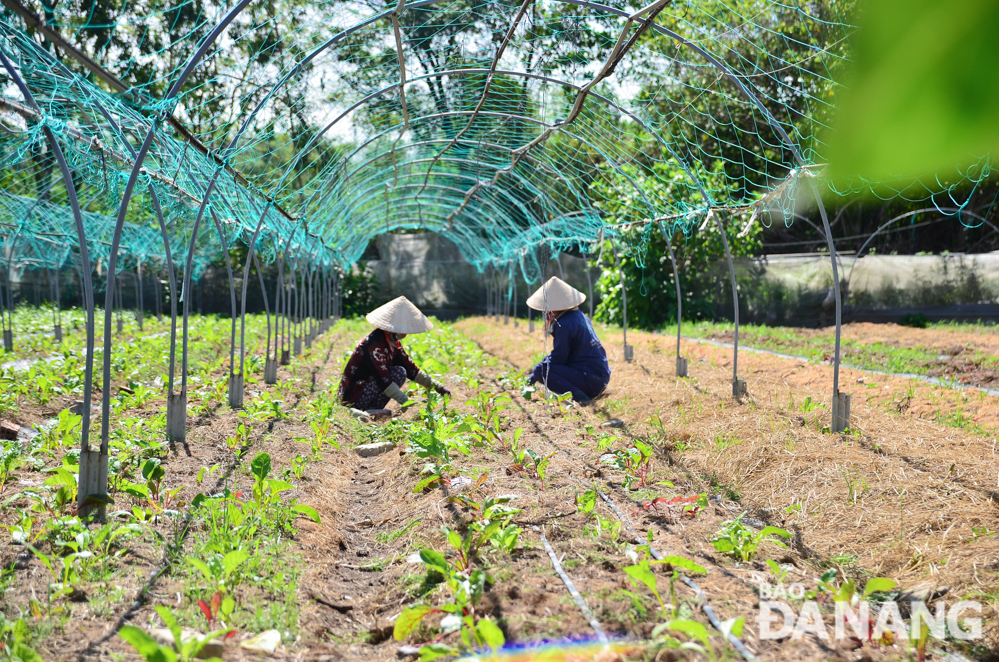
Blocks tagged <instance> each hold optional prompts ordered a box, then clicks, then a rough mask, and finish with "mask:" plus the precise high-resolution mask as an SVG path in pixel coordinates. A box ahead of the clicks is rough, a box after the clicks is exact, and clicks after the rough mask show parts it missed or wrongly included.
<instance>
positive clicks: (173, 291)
mask: <svg viewBox="0 0 999 662" xmlns="http://www.w3.org/2000/svg"><path fill="white" fill-rule="evenodd" d="M149 193H150V196H151V197H152V201H153V210H154V211H155V212H156V219H157V220H158V221H159V225H160V235H161V236H162V238H163V261H164V263H165V265H166V272H167V282H168V286H169V288H170V372H169V374H168V376H167V398H168V399H169V398H171V397H173V395H174V393H173V376H174V373H175V372H176V365H177V276H176V274H175V273H174V268H173V258H172V256H171V250H170V237H169V235H168V234H167V226H166V223H165V222H164V220H163V209H162V207H161V206H160V197H159V195H157V193H156V189H154V188H153V187H152V185H150V187H149ZM159 296H160V289H159V287H157V288H156V297H157V298H156V300H157V301H159ZM168 418H169V412H168Z"/></svg>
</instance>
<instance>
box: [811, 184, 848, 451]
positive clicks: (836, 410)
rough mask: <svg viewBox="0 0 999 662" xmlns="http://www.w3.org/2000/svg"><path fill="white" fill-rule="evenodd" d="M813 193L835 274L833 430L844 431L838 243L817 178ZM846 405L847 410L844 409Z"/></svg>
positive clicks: (845, 414)
mask: <svg viewBox="0 0 999 662" xmlns="http://www.w3.org/2000/svg"><path fill="white" fill-rule="evenodd" d="M811 184H812V193H814V194H815V204H816V205H818V207H819V216H821V217H822V227H823V228H825V235H826V245H827V246H828V247H829V256H830V259H831V260H832V274H833V296H834V297H835V299H836V342H835V348H834V350H833V402H832V405H833V406H832V431H833V432H842V431H843V430H845V429H846V428H848V427H849V426H850V414H849V411H850V408H849V399H848V398H849V396H847V398H846V402H845V403H844V402H843V399H842V398H841V397H840V392H839V358H840V354H839V352H840V336H841V333H842V328H843V297H842V292H841V289H842V288H840V282H839V269H838V268H837V264H836V244H835V243H833V239H832V230H830V229H829V217H828V216H827V215H826V206H825V205H824V204H823V202H822V195H820V194H819V187H818V184H817V183H816V182H815V180H812V181H811ZM844 406H845V411H844Z"/></svg>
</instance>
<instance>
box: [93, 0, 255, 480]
mask: <svg viewBox="0 0 999 662" xmlns="http://www.w3.org/2000/svg"><path fill="white" fill-rule="evenodd" d="M249 4H250V0H240V1H239V3H238V4H237V5H236V6H235V7H233V8H232V9H231V10H229V12H227V13H226V15H225V16H224V17H223V18H222V20H220V21H219V22H218V23H217V24H216V26H215V27H214V28H213V29H212V31H211V32H210V33H209V34H208V35H207V36H206V37H205V39H204V40H203V41H202V42H201V45H200V46H199V47H198V49H197V51H196V52H195V53H194V55H192V56H191V58H190V59H189V60H188V63H187V65H186V66H185V67H184V70H183V71H182V72H181V74H180V76H178V77H177V80H176V81H175V82H174V84H173V85H172V86H171V88H170V91H169V92H168V93H167V95H166V97H164V101H170V100H171V99H173V98H174V97H176V96H177V94H178V92H179V91H180V88H181V87H182V86H183V85H184V83H185V82H186V81H187V79H188V78H189V77H190V75H191V73H192V72H193V71H194V68H195V67H196V66H197V64H198V62H199V61H200V60H201V58H203V57H204V56H205V54H206V53H207V52H208V49H209V48H211V46H212V44H214V43H215V40H216V39H218V37H219V36H220V35H221V34H222V32H223V31H225V29H226V28H227V27H228V26H229V24H230V23H231V22H232V21H233V20H234V19H235V18H236V16H238V15H239V13H240V12H242V11H243V10H244V9H245V8H246V7H247V6H248V5H249ZM160 121H161V118H160V117H157V118H154V120H153V121H152V122H151V123H150V125H149V129H148V131H147V132H146V136H145V138H144V139H143V141H142V146H141V147H140V148H139V151H138V153H137V154H136V155H135V163H134V164H133V165H132V171H131V173H129V177H128V180H127V182H126V184H125V189H124V191H123V192H122V199H121V202H120V203H119V206H118V216H117V219H116V221H115V228H114V235H113V236H112V240H111V251H110V255H109V258H108V280H109V283H108V288H107V289H108V292H107V295H106V297H105V313H104V327H105V328H104V381H103V384H104V390H103V394H102V395H103V398H102V409H101V420H102V425H101V448H102V450H103V449H106V448H107V444H108V439H109V433H110V427H111V411H110V410H111V389H110V381H111V347H112V343H111V315H112V314H113V311H114V303H113V298H112V297H113V285H114V264H115V261H116V260H117V257H118V248H119V245H120V243H121V233H122V229H123V227H124V223H125V215H126V213H127V210H128V204H129V202H130V201H131V199H132V194H133V192H134V190H135V184H136V181H137V179H138V176H139V171H140V170H141V169H142V165H143V163H144V162H145V160H146V156H147V155H148V153H149V148H150V147H151V145H152V142H153V139H154V138H155V135H156V131H157V129H158V128H159V124H160ZM216 177H218V171H216V173H215V175H214V176H213V178H212V181H211V182H210V183H209V185H208V187H207V189H206V191H205V196H204V199H203V200H202V204H201V208H200V209H199V213H198V220H197V221H195V226H194V229H193V234H192V248H193V241H194V238H195V237H197V226H198V224H199V222H200V217H201V216H202V215H203V214H204V209H205V206H206V205H207V203H208V198H209V197H210V195H211V192H212V189H213V188H214V184H215V178H216ZM187 257H188V259H187V269H186V270H185V273H184V290H183V293H184V294H185V296H184V313H185V314H184V325H183V326H184V340H183V355H184V356H183V366H182V368H181V384H182V385H181V394H180V396H181V398H182V399H185V400H186V396H187V331H188V326H187V312H188V310H189V307H190V296H189V292H188V290H189V289H190V268H191V260H192V258H193V253H192V251H189V252H188V256H187ZM182 413H183V414H184V418H186V406H184V407H183V408H182ZM105 452H106V450H105ZM102 461H103V463H104V467H105V472H106V467H107V458H106V456H104V457H103V460H102ZM105 475H106V473H105ZM105 487H106V485H105Z"/></svg>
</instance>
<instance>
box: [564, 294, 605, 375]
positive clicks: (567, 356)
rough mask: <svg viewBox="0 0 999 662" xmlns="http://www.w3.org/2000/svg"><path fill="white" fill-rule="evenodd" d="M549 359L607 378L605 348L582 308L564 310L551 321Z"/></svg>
mask: <svg viewBox="0 0 999 662" xmlns="http://www.w3.org/2000/svg"><path fill="white" fill-rule="evenodd" d="M552 339H553V343H552V353H551V361H552V363H555V364H560V365H567V366H570V367H573V368H576V369H577V370H581V371H583V372H585V373H587V374H588V375H590V376H592V377H594V378H597V379H604V380H608V379H610V374H611V373H610V365H609V364H608V362H607V352H606V351H604V346H603V345H602V344H601V343H600V339H599V338H598V337H597V333H596V331H594V330H593V325H592V324H591V323H590V320H589V319H588V318H587V317H586V315H584V314H583V312H582V311H581V310H579V309H578V308H575V309H573V310H567V311H565V312H564V313H562V314H561V315H559V316H558V318H557V319H556V320H555V321H554V322H553V323H552Z"/></svg>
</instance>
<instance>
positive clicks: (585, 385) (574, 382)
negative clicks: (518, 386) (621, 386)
mask: <svg viewBox="0 0 999 662" xmlns="http://www.w3.org/2000/svg"><path fill="white" fill-rule="evenodd" d="M531 381H532V382H537V383H539V384H545V385H546V386H547V387H548V390H549V391H551V392H552V393H572V399H573V400H575V401H576V402H586V401H587V400H592V399H593V398H595V397H597V396H598V395H600V394H601V393H603V391H604V389H605V388H607V382H608V380H607V379H604V378H603V377H594V376H592V375H590V374H588V373H586V372H584V371H582V370H577V369H576V368H573V367H571V366H567V365H546V364H544V363H539V364H538V365H536V366H534V372H533V373H532V374H531Z"/></svg>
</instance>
